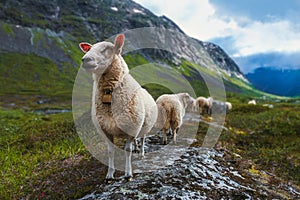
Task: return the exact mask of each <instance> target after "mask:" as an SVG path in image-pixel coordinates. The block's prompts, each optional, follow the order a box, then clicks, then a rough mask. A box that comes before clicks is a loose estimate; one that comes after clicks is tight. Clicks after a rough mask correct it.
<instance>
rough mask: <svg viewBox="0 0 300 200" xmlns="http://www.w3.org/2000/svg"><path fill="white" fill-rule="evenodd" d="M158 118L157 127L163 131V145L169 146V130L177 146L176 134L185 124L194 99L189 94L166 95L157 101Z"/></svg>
mask: <svg viewBox="0 0 300 200" xmlns="http://www.w3.org/2000/svg"><path fill="white" fill-rule="evenodd" d="M156 104H157V109H158V116H157V122H156V125H155V126H156V127H157V128H160V129H161V128H162V130H163V143H164V144H167V133H166V131H167V130H170V132H171V133H172V138H173V142H174V143H175V144H176V134H177V133H178V130H179V128H180V126H181V125H182V123H183V117H184V115H185V112H186V109H187V107H190V108H192V107H193V106H192V105H193V104H194V99H193V98H192V97H191V96H190V95H189V94H188V93H178V94H164V95H161V96H160V97H158V98H157V100H156Z"/></svg>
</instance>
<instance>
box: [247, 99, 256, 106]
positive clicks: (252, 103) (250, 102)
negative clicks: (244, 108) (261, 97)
mask: <svg viewBox="0 0 300 200" xmlns="http://www.w3.org/2000/svg"><path fill="white" fill-rule="evenodd" d="M248 104H249V105H256V101H255V100H254V99H253V100H251V101H249V102H248Z"/></svg>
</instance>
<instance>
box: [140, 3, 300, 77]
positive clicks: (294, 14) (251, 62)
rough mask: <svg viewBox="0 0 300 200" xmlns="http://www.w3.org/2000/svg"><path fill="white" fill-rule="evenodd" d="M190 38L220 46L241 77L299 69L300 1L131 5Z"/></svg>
mask: <svg viewBox="0 0 300 200" xmlns="http://www.w3.org/2000/svg"><path fill="white" fill-rule="evenodd" d="M135 1H136V2H137V3H139V4H141V5H142V6H144V7H146V8H147V9H149V10H150V11H152V12H153V13H154V14H156V15H158V16H161V15H165V16H167V17H168V18H170V19H171V20H173V21H174V22H175V23H176V24H177V25H179V27H180V28H181V29H182V30H183V31H184V32H185V33H186V34H188V35H189V36H192V37H195V38H197V39H199V40H202V41H210V42H214V43H216V44H218V45H220V46H221V47H222V48H223V49H224V50H225V51H226V52H227V53H228V54H229V55H230V56H231V57H232V58H233V59H234V60H235V61H236V62H237V63H238V65H239V66H240V68H241V69H242V71H243V72H244V73H248V72H251V71H253V69H255V68H257V67H269V66H273V67H278V68H297V69H299V68H300V0H185V1H183V0H178V1H176V3H174V0H151V1H149V0H135Z"/></svg>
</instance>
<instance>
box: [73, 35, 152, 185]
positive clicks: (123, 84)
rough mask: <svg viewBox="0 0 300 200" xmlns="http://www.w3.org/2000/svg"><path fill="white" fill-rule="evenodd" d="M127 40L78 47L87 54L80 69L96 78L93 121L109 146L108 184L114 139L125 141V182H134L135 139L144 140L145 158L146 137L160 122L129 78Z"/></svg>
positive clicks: (121, 37) (148, 99) (148, 100)
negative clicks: (123, 54) (128, 180)
mask: <svg viewBox="0 0 300 200" xmlns="http://www.w3.org/2000/svg"><path fill="white" fill-rule="evenodd" d="M124 40H125V37H124V35H123V34H120V35H118V36H117V37H116V38H115V42H114V44H112V43H110V42H105V41H103V42H99V43H96V44H93V45H91V44H88V43H80V44H79V46H80V48H81V50H82V51H83V52H84V53H85V55H84V56H83V58H82V65H81V66H82V67H83V69H85V70H86V71H89V72H92V75H93V81H94V83H93V96H92V112H91V114H92V120H93V123H94V125H95V127H96V128H97V130H98V132H100V133H104V136H105V138H106V142H107V143H108V157H109V160H108V165H109V166H108V167H109V168H108V173H107V175H106V180H111V179H113V178H114V171H115V167H114V138H115V137H116V138H121V139H126V144H125V157H126V164H125V178H131V177H132V168H131V156H132V149H133V147H132V143H133V141H135V139H136V138H138V137H140V138H142V140H141V141H142V142H141V143H142V147H141V153H142V156H143V155H144V139H145V134H146V133H148V132H149V131H150V130H151V128H152V127H153V125H154V124H155V122H156V118H157V107H156V103H155V101H154V99H153V98H152V96H151V95H150V94H149V93H148V92H147V91H146V90H145V89H142V88H141V86H140V85H139V84H138V82H137V81H136V80H135V79H134V78H133V77H132V76H131V75H130V74H129V69H128V67H127V64H126V63H125V61H124V59H123V58H122V56H121V51H122V47H123V44H124Z"/></svg>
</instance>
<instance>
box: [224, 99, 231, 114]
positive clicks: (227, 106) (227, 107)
mask: <svg viewBox="0 0 300 200" xmlns="http://www.w3.org/2000/svg"><path fill="white" fill-rule="evenodd" d="M225 105H226V113H227V114H228V113H229V111H230V110H231V109H232V104H231V103H230V102H228V101H227V102H225Z"/></svg>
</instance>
